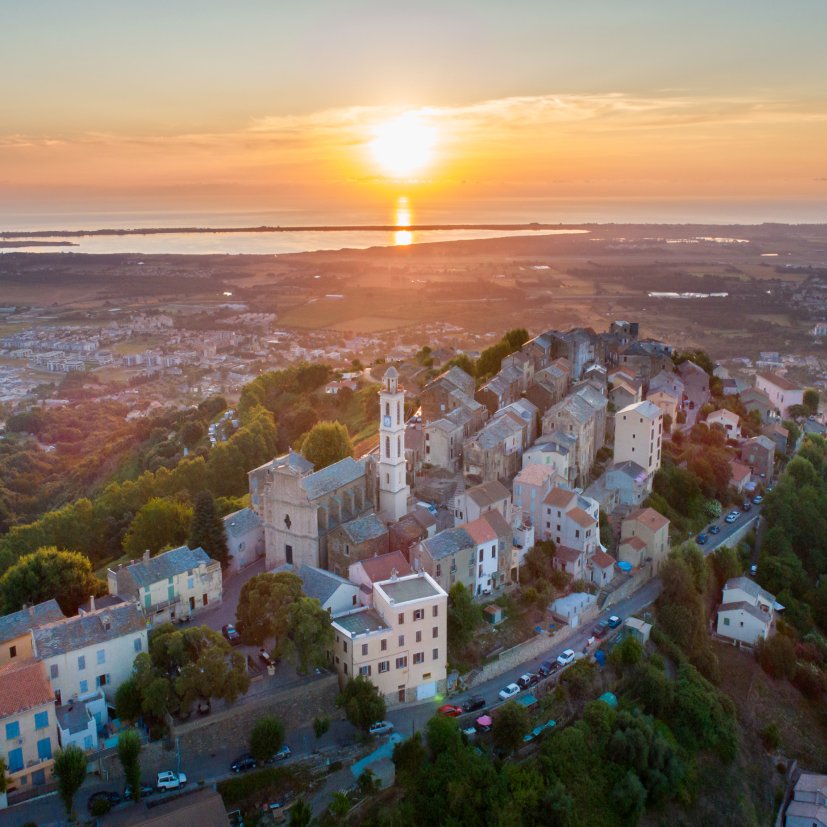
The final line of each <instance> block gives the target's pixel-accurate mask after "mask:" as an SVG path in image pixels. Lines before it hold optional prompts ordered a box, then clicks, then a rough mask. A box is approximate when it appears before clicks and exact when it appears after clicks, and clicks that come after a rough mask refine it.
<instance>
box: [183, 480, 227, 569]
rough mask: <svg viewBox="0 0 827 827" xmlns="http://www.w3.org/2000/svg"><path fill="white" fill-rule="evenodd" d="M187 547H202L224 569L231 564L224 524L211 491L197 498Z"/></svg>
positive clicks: (202, 493)
mask: <svg viewBox="0 0 827 827" xmlns="http://www.w3.org/2000/svg"><path fill="white" fill-rule="evenodd" d="M187 545H188V546H189V547H190V548H198V547H199V546H200V547H201V548H203V549H204V551H206V552H207V554H208V555H209V556H210V557H211V558H212V559H213V560H218V562H219V563H221V566H222V568H226V566H227V563H228V562H229V556H230V550H229V549H228V548H227V535H226V533H225V532H224V522H223V521H222V519H221V518H220V517H219V516H218V512H217V511H216V507H215V499H214V498H213V495H212V494H211V493H210V492H209V491H202V492H201V493H200V494H199V495H198V496H197V497H196V498H195V507H194V509H193V514H192V522H191V523H190V533H189V538H188V539H187Z"/></svg>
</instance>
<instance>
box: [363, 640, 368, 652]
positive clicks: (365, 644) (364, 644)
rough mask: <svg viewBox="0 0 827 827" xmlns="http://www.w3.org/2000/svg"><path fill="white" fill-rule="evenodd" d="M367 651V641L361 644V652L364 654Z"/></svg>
mask: <svg viewBox="0 0 827 827" xmlns="http://www.w3.org/2000/svg"><path fill="white" fill-rule="evenodd" d="M367 653H368V645H367V643H363V644H362V654H363V655H366V654H367Z"/></svg>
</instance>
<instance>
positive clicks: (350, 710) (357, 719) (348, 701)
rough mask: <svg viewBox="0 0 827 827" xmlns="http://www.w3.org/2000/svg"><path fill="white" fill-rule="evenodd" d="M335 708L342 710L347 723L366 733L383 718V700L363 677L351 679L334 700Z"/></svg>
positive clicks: (358, 676)
mask: <svg viewBox="0 0 827 827" xmlns="http://www.w3.org/2000/svg"><path fill="white" fill-rule="evenodd" d="M336 706H338V707H339V708H340V709H344V711H345V716H346V717H347V719H348V721H350V723H352V724H353V726H355V727H356V728H357V729H361V730H362V731H363V732H367V731H368V729H369V728H370V726H371V724H374V723H376V722H377V721H381V720H382V719H383V718H384V717H385V711H386V706H385V699H384V698H383V697H382V696H381V695H380V694H379V690H378V689H377V688H376V687H375V686H374V685H373V684H372V683H371V682H370V681H369V680H368V679H367V678H366V677H364V676H363V675H357V677H355V678H351V679H350V680H349V681H348V682H347V683H346V684H345V686H344V688H343V689H342V691H341V692H340V693H339V695H338V697H337V698H336Z"/></svg>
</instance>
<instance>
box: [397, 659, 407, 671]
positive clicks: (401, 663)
mask: <svg viewBox="0 0 827 827" xmlns="http://www.w3.org/2000/svg"><path fill="white" fill-rule="evenodd" d="M407 667H408V659H407V658H406V657H402V658H397V659H396V668H397V669H407Z"/></svg>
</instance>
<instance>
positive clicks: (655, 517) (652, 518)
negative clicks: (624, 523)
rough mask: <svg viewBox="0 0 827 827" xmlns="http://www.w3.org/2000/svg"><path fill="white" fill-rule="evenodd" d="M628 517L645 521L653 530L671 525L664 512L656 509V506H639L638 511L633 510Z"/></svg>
mask: <svg viewBox="0 0 827 827" xmlns="http://www.w3.org/2000/svg"><path fill="white" fill-rule="evenodd" d="M626 519H627V520H637V522H639V523H643V525H645V526H646V527H647V528H649V529H651V530H652V531H659V530H660V529H661V528H663V527H664V526H668V525H669V520H667V519H666V517H664V516H663V514H660V513H659V512H657V511H655V509H654V508H639V509H638V510H637V511H633V512H632V513H631V514H630V515H629V516H628V517H627V518H626Z"/></svg>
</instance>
